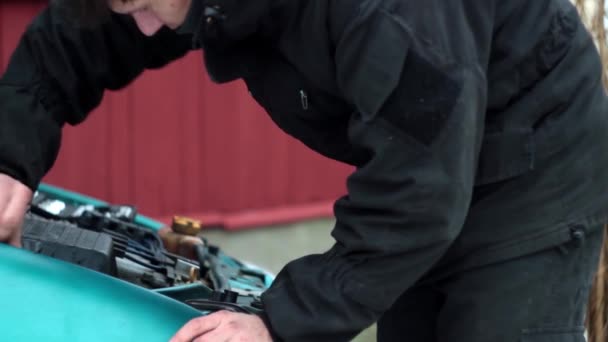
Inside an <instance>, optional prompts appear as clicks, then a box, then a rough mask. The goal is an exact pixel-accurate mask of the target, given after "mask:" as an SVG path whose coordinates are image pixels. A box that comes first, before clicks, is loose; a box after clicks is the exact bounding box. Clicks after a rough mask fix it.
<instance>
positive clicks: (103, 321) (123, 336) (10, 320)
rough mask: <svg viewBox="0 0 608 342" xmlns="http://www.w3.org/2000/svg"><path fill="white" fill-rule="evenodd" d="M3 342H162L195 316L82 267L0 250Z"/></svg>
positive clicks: (197, 313) (189, 310)
mask: <svg viewBox="0 0 608 342" xmlns="http://www.w3.org/2000/svg"><path fill="white" fill-rule="evenodd" d="M0 260H1V261H0V279H2V289H1V290H0V293H1V295H0V302H1V303H2V310H1V312H0V327H1V328H0V333H1V335H2V340H3V341H13V342H17V341H24V342H25V341H28V342H29V341H38V340H40V341H49V342H50V341H58V342H59V341H62V342H64V341H89V342H97V341H99V342H102V341H104V342H107V341H159V342H160V341H164V342H166V341H168V340H169V339H170V338H171V336H172V335H173V334H175V332H176V331H177V330H178V329H179V328H180V327H181V326H182V325H183V324H184V323H186V322H187V321H188V320H190V319H192V318H194V317H197V316H200V315H201V312H200V311H198V310H195V309H193V308H191V307H189V306H187V305H185V304H182V303H180V302H177V301H175V300H173V299H170V298H168V297H166V296H164V295H161V294H158V293H155V292H152V291H144V290H142V289H141V288H140V287H137V286H135V285H132V284H129V283H127V282H124V281H120V280H118V279H114V278H112V277H110V276H106V275H104V274H101V273H98V272H94V271H90V270H88V269H85V268H82V267H76V266H74V265H72V264H69V263H66V262H62V261H59V260H55V259H52V258H48V257H44V256H40V255H36V254H34V253H31V252H28V251H25V250H20V249H17V248H13V247H10V246H6V245H0Z"/></svg>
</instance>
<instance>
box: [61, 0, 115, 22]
mask: <svg viewBox="0 0 608 342" xmlns="http://www.w3.org/2000/svg"><path fill="white" fill-rule="evenodd" d="M123 1H125V0H123ZM51 5H52V6H55V8H56V9H57V10H58V11H59V12H60V13H61V14H62V16H63V17H64V18H66V20H68V21H69V22H70V23H73V24H76V25H78V26H83V27H95V26H97V25H99V24H101V23H103V22H104V21H105V20H107V19H108V18H109V17H110V9H109V7H108V0H51Z"/></svg>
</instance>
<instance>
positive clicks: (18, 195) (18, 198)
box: [0, 176, 32, 247]
mask: <svg viewBox="0 0 608 342" xmlns="http://www.w3.org/2000/svg"><path fill="white" fill-rule="evenodd" d="M0 191H2V192H3V193H4V194H5V196H3V197H5V198H3V200H2V203H1V204H2V205H1V206H0V240H1V242H8V243H9V244H11V245H13V246H15V247H21V226H22V224H23V217H24V215H25V212H26V211H27V206H28V204H29V202H30V200H31V199H32V190H30V189H29V188H28V187H27V186H25V185H23V184H21V183H19V182H18V181H16V180H13V179H10V178H8V176H3V178H2V179H1V180H0Z"/></svg>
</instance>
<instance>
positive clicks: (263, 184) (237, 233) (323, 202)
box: [0, 0, 608, 342]
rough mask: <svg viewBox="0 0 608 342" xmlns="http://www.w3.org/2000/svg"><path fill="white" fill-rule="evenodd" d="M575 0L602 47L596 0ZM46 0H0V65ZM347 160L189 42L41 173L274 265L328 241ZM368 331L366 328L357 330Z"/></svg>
mask: <svg viewBox="0 0 608 342" xmlns="http://www.w3.org/2000/svg"><path fill="white" fill-rule="evenodd" d="M577 2H578V5H579V7H580V8H585V11H584V14H585V17H586V19H587V23H588V25H589V27H591V28H592V29H593V30H594V32H595V37H596V38H597V39H598V41H599V42H602V44H599V45H600V51H601V52H602V55H603V57H604V56H606V54H607V51H608V50H607V49H606V44H605V42H606V37H605V33H604V25H605V21H604V12H603V10H602V9H603V8H604V6H603V1H584V0H577ZM47 3H48V1H43V0H15V1H10V0H2V1H1V2H0V73H2V71H3V70H4V68H5V67H6V64H7V63H8V60H9V57H10V55H11V53H12V51H13V49H14V47H15V46H16V44H17V42H18V40H19V37H20V35H21V33H22V32H23V30H24V29H25V27H26V25H27V24H28V23H29V22H30V21H31V19H32V18H33V17H34V16H35V15H36V13H38V12H39V11H40V10H41V9H42V8H43V7H44V6H45V5H46V4H47ZM594 4H600V5H599V6H597V5H594ZM350 171H351V168H350V167H348V166H346V165H343V164H340V163H337V162H335V161H331V160H328V159H326V158H324V157H322V156H319V155H317V154H315V153H314V152H311V151H310V150H308V149H307V148H305V147H304V146H303V145H302V144H300V143H299V142H297V141H295V140H293V139H292V138H290V137H288V136H287V135H286V134H284V133H283V132H281V131H280V130H279V129H278V128H277V127H276V126H275V125H274V124H273V123H272V122H271V120H270V119H269V118H268V117H267V116H266V114H265V113H264V112H263V111H262V110H261V108H260V107H259V106H258V105H257V104H256V103H255V102H254V101H253V100H252V99H251V98H250V96H249V94H248V93H247V91H246V88H245V87H244V85H243V83H242V82H240V81H238V82H233V83H230V84H227V85H223V86H217V85H215V84H212V82H211V81H210V79H209V77H208V76H207V74H206V73H205V70H204V67H203V60H202V55H201V53H200V52H194V53H191V54H190V55H188V56H187V57H186V58H183V59H181V60H179V61H176V62H174V63H172V64H171V65H169V66H167V67H165V68H163V69H162V70H156V71H148V72H146V73H145V74H144V75H143V76H141V77H140V78H139V79H137V80H136V81H135V82H134V83H133V84H131V85H130V86H128V87H127V88H125V89H123V90H121V91H119V92H107V93H106V95H105V98H104V101H103V104H102V105H101V107H99V108H98V109H97V110H95V111H94V112H93V113H92V114H91V116H90V118H89V120H87V121H86V122H85V123H83V124H81V125H79V126H78V127H77V128H74V127H66V128H65V135H64V140H63V145H62V149H61V153H60V156H59V159H58V161H57V163H56V165H55V167H54V168H53V169H52V171H51V172H50V173H49V175H48V176H47V177H46V178H45V179H44V181H45V182H47V183H50V184H54V185H58V186H61V187H64V188H67V189H69V190H73V191H77V192H81V193H84V194H87V195H90V196H94V197H98V198H100V199H103V200H106V201H109V202H112V203H117V204H132V205H135V206H136V207H137V208H138V209H139V211H140V212H141V213H143V214H145V215H148V216H151V217H153V218H156V219H159V220H161V221H163V222H166V223H169V222H170V220H171V217H172V216H173V215H182V216H189V217H192V218H195V219H200V220H202V221H203V223H204V224H205V225H206V226H207V227H208V228H207V229H208V230H207V231H206V233H205V235H206V236H207V237H208V239H209V240H210V241H212V242H213V243H215V244H217V245H219V246H221V247H222V248H223V249H224V250H225V251H226V252H227V253H228V254H231V255H233V256H235V257H237V258H240V259H243V260H247V261H250V262H253V263H256V264H258V265H260V266H263V267H266V268H267V269H269V270H271V271H273V272H278V271H279V270H280V269H281V267H282V266H283V265H284V264H285V263H286V262H288V261H289V260H292V259H294V258H297V257H299V256H302V255H305V254H309V253H316V252H322V251H324V250H326V249H327V248H328V247H329V246H330V245H331V244H332V243H333V240H332V238H331V236H330V232H331V229H332V226H333V215H332V205H333V202H334V200H335V199H336V198H338V197H339V196H341V195H343V194H344V193H345V179H346V176H347V175H348V174H349V173H350ZM373 340H375V336H374V330H373V327H372V329H369V330H368V331H366V332H364V333H363V334H362V335H361V336H360V337H359V338H358V339H357V341H360V342H362V341H373Z"/></svg>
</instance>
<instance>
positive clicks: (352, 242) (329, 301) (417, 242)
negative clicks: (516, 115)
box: [262, 2, 486, 341]
mask: <svg viewBox="0 0 608 342" xmlns="http://www.w3.org/2000/svg"><path fill="white" fill-rule="evenodd" d="M417 3H418V2H417ZM413 37H414V36H413V35H410V34H408V30H407V29H406V28H405V27H404V26H402V25H401V23H400V20H399V18H394V17H393V16H392V15H391V14H390V13H388V12H385V11H376V12H375V13H374V14H373V15H370V16H369V17H368V18H367V19H366V20H365V21H362V22H361V23H360V24H358V25H354V26H353V27H351V28H350V29H349V31H348V32H346V33H345V34H344V35H343V36H342V38H341V39H340V41H339V43H338V45H337V52H336V63H337V68H338V70H337V72H338V78H339V81H340V82H339V83H340V85H341V88H342V90H343V93H344V94H345V97H346V98H347V99H348V100H349V101H350V102H351V103H353V106H354V107H355V108H357V113H356V114H355V115H353V116H352V118H351V121H350V124H349V139H350V140H351V141H352V144H353V145H354V146H355V147H356V148H358V149H360V150H365V151H366V153H367V156H366V160H367V161H366V163H364V164H363V165H362V166H361V167H359V168H357V170H356V171H355V172H354V173H353V174H352V175H351V176H350V177H349V178H348V181H347V189H348V195H347V196H345V197H343V198H341V199H339V200H338V201H337V202H336V203H335V208H334V210H335V217H336V224H335V228H334V230H333V233H332V235H333V237H334V238H335V240H336V243H335V244H334V246H333V247H332V248H331V249H330V250H329V251H327V252H326V253H323V254H319V255H309V256H305V257H303V258H300V259H297V260H295V261H292V262H291V263H289V264H288V265H287V266H286V267H285V268H284V269H283V270H282V271H281V272H280V273H279V274H278V276H277V278H276V281H275V282H274V284H273V286H272V287H271V288H270V289H269V290H267V292H265V293H264V294H263V296H262V300H263V303H264V307H265V309H266V318H265V319H266V320H267V324H270V325H271V329H272V330H273V331H274V333H275V334H276V337H277V339H278V340H285V341H349V340H351V339H352V338H353V337H355V336H356V335H357V334H358V333H359V332H360V331H361V330H363V329H364V328H366V327H368V326H369V325H371V324H372V323H374V322H375V321H377V320H378V319H379V317H380V316H381V315H382V313H383V312H385V311H386V310H387V309H388V308H390V306H391V305H392V303H393V302H394V301H395V300H396V299H397V298H398V297H399V296H400V295H401V294H402V293H403V292H405V291H406V290H407V289H408V288H410V287H411V286H412V285H414V284H415V282H416V281H417V280H419V279H420V278H421V277H422V276H423V275H424V273H425V272H427V271H428V270H429V269H430V268H431V267H432V266H433V264H435V263H436V262H437V261H439V259H440V258H441V257H442V255H443V254H444V253H445V252H446V250H447V249H448V247H449V246H450V245H451V243H452V242H453V241H454V239H455V238H456V237H457V236H458V234H459V233H460V231H461V228H462V225H463V223H464V220H465V217H466V213H467V210H468V207H469V202H470V200H471V196H472V189H473V182H474V176H475V169H476V167H475V165H476V163H477V155H478V151H479V148H480V141H481V138H482V132H483V120H484V112H485V98H486V94H485V89H486V87H485V83H486V82H485V76H484V71H483V69H482V68H481V67H479V66H478V65H477V63H476V62H475V61H473V62H470V63H469V62H465V61H464V59H461V60H459V59H460V58H459V57H457V56H454V54H452V55H450V54H449V53H448V51H446V52H444V53H436V51H435V50H434V49H432V48H430V47H429V46H427V45H426V43H424V42H420V41H419V40H418V39H415V38H413Z"/></svg>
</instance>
